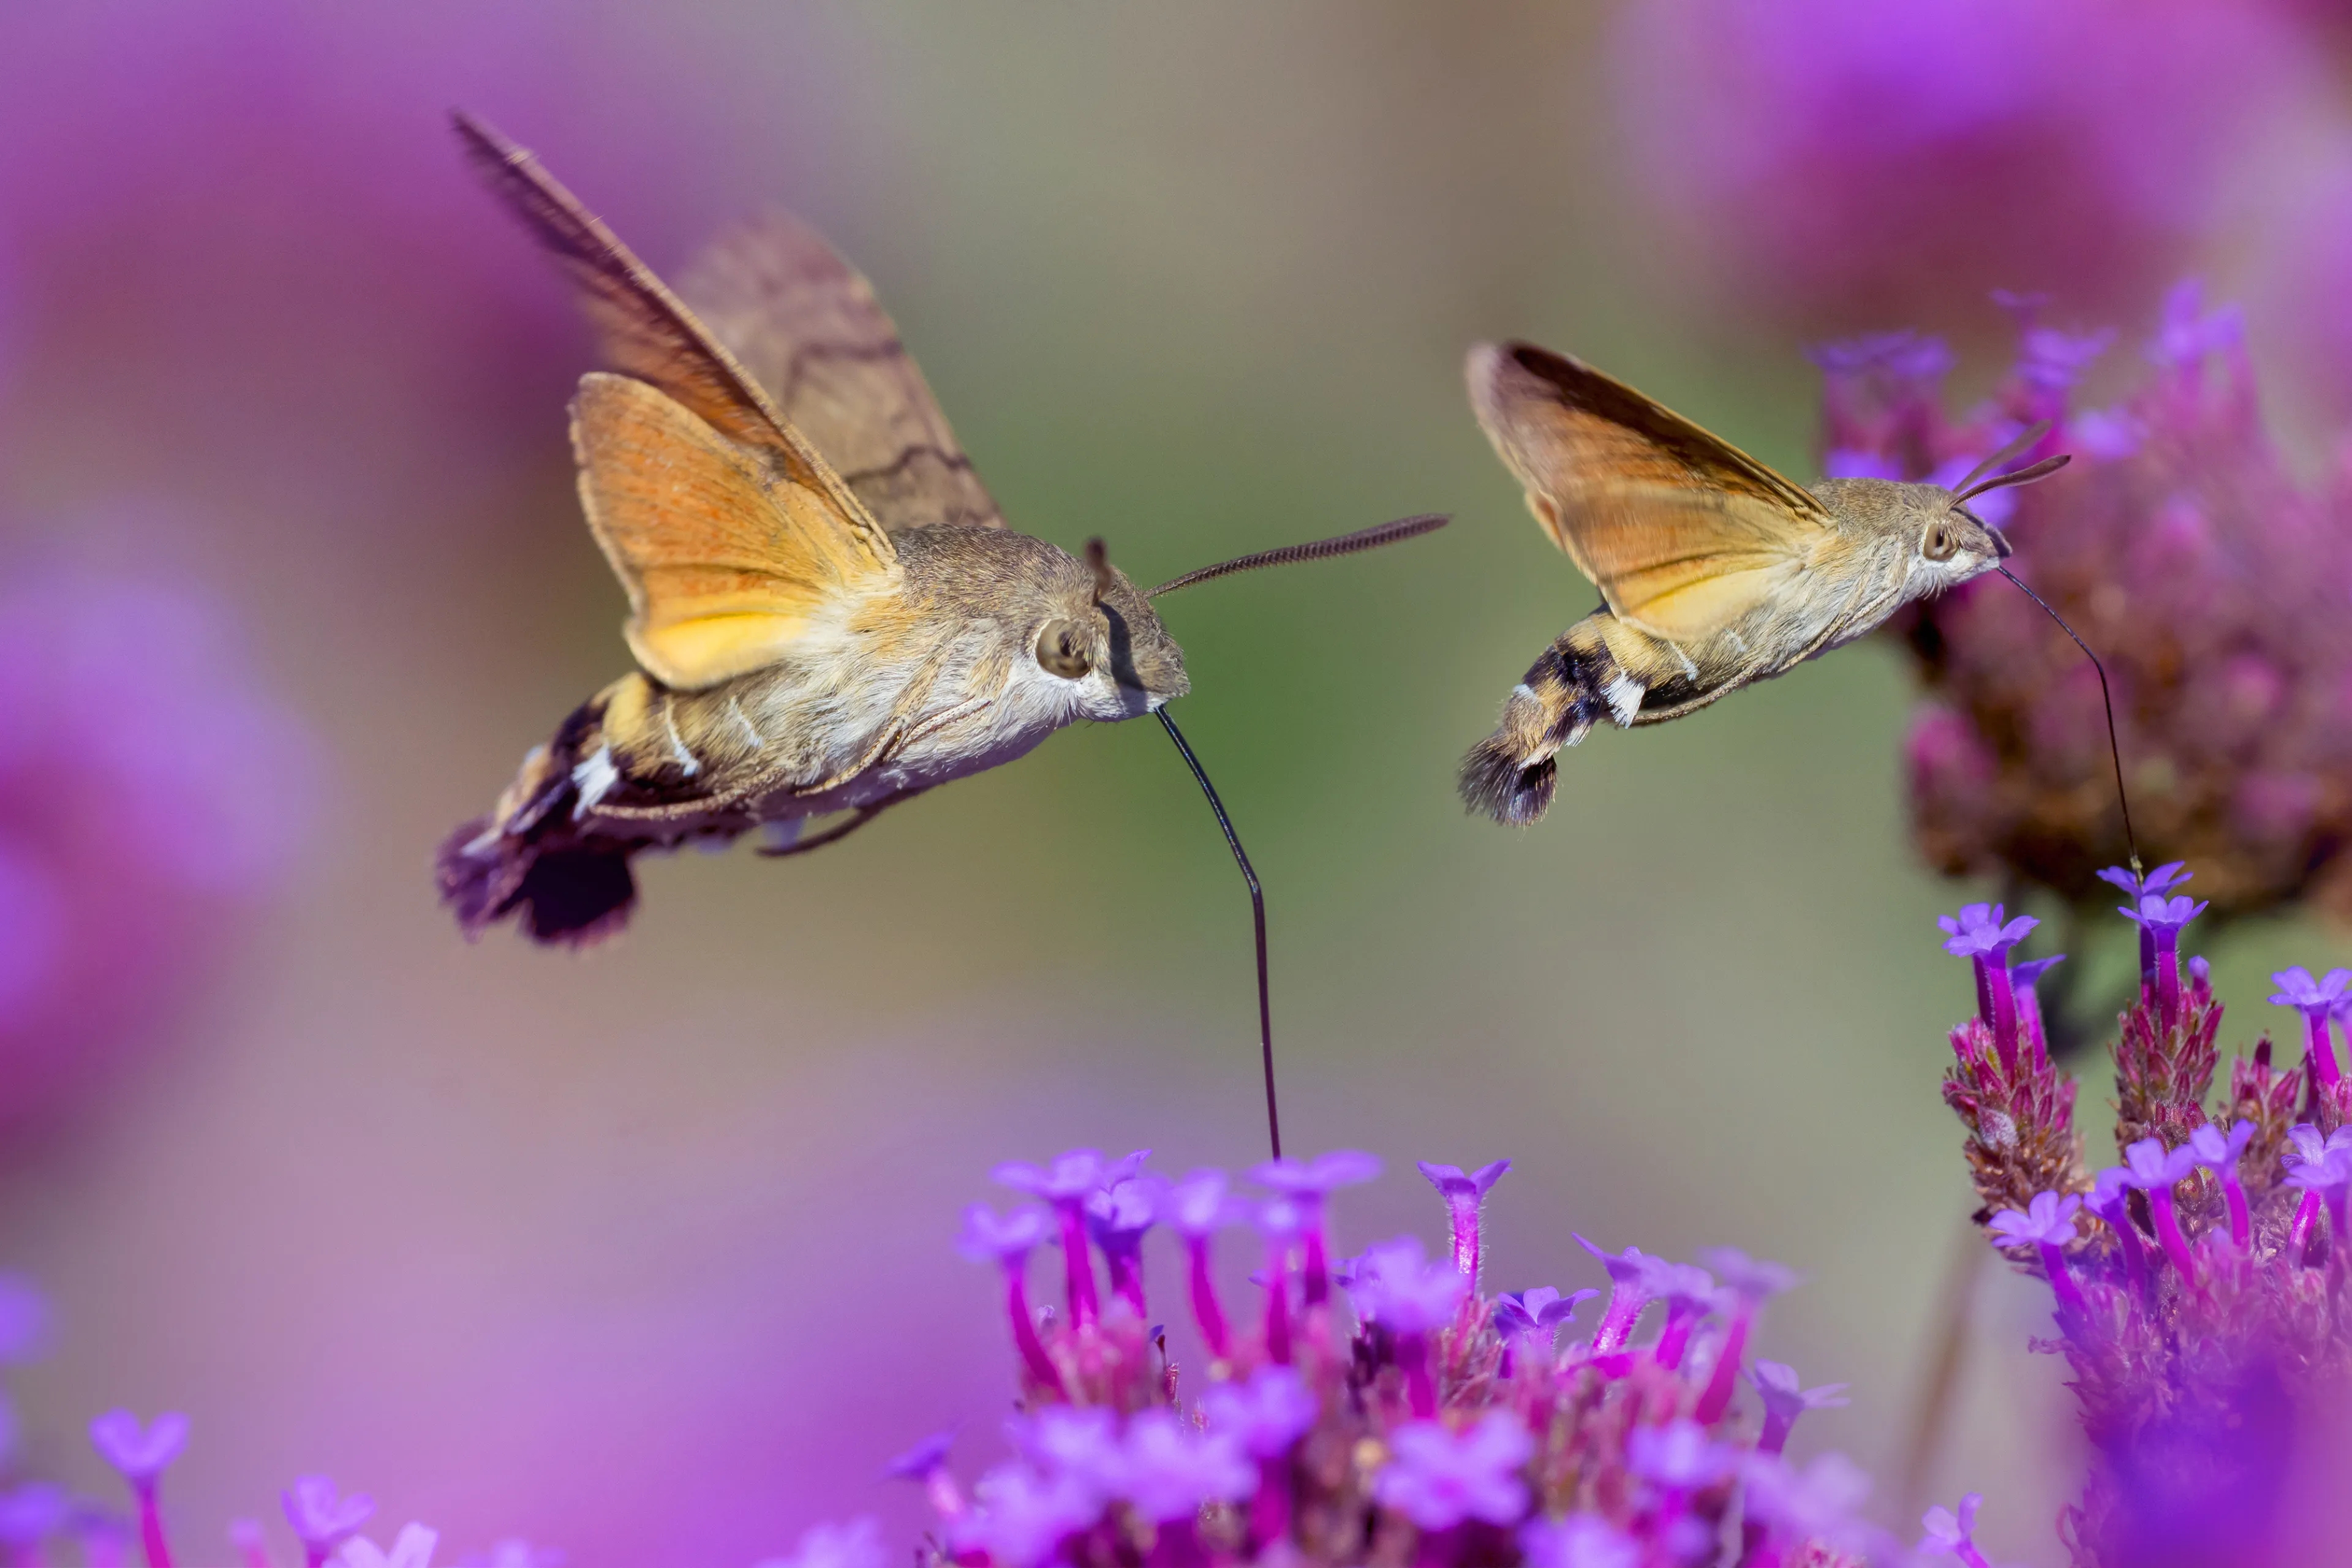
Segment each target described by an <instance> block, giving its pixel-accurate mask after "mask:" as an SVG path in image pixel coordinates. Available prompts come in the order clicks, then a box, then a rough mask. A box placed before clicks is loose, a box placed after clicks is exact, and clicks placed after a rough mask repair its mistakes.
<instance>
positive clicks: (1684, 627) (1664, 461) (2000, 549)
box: [1460, 343, 2120, 824]
mask: <svg viewBox="0 0 2352 1568" xmlns="http://www.w3.org/2000/svg"><path fill="white" fill-rule="evenodd" d="M1468 376H1469V383H1470V402H1471V405H1472V407H1473V408H1474V409H1475V411H1476V413H1477V416H1478V423H1479V424H1480V425H1481V426H1484V427H1485V429H1486V436H1487V438H1488V439H1489V440H1491V441H1492V442H1493V443H1494V446H1495V450H1496V452H1497V453H1498V454H1499V455H1500V456H1501V458H1502V459H1503V462H1504V463H1505V465H1506V466H1507V467H1508V468H1510V470H1511V472H1512V473H1513V474H1515V475H1517V477H1518V479H1519V481H1520V483H1522V484H1524V485H1525V486H1526V487H1527V499H1528V509H1529V510H1532V511H1533V512H1534V513H1535V516H1536V521H1538V523H1540V524H1541V525H1542V527H1543V531H1544V532H1545V533H1546V534H1547V535H1548V536H1549V538H1550V539H1551V541H1552V542H1553V543H1555V544H1557V545H1559V547H1560V549H1561V550H1563V551H1565V552H1567V554H1568V558H1569V559H1570V561H1572V562H1574V563H1576V567H1577V570H1579V571H1580V572H1582V573H1583V574H1585V575H1586V576H1587V577H1589V578H1591V580H1592V582H1593V584H1594V585H1595V586H1596V587H1598V588H1599V589H1600V590H1601V606H1600V608H1598V609H1596V610H1594V611H1593V612H1592V613H1591V615H1589V616H1585V617H1584V619H1582V620H1580V621H1579V622H1577V623H1576V625H1574V626H1570V628H1569V629H1568V630H1567V631H1566V632H1564V633H1562V634H1561V635H1560V637H1559V638H1558V639H1557V640H1556V641H1554V642H1553V644H1552V645H1551V647H1549V648H1548V649H1546V650H1545V652H1544V655H1543V657H1542V658H1538V659H1537V660H1536V662H1535V664H1534V665H1533V666H1532V667H1531V668H1529V669H1528V672H1527V675H1526V676H1525V677H1524V678H1523V679H1521V681H1520V683H1519V684H1518V686H1517V687H1516V688H1515V689H1513V690H1512V692H1511V695H1510V697H1509V698H1508V700H1506V701H1505V703H1504V705H1503V716H1502V721H1501V722H1500V723H1499V724H1498V725H1496V729H1495V732H1494V733H1493V734H1491V735H1489V736H1488V737H1487V738H1486V739H1485V740H1483V741H1481V742H1478V743H1477V744H1476V745H1475V746H1474V747H1472V748H1471V750H1470V753H1469V755H1468V756H1466V757H1465V758H1464V759H1463V763H1462V770H1461V781H1460V782H1461V789H1462V798H1463V799H1464V801H1465V802H1466V803H1467V804H1468V805H1469V807H1470V809H1472V810H1473V811H1476V812H1483V813H1485V814H1486V816H1491V817H1493V818H1494V819H1495V820H1496V821H1497V822H1504V823H1513V824H1522V823H1530V822H1534V821H1535V820H1537V819H1538V817H1540V816H1543V814H1544V810H1545V808H1546V807H1547V806H1549V805H1550V804H1551V797H1552V793H1553V791H1554V789H1555V788H1556V786H1557V784H1558V765H1557V763H1556V762H1555V757H1556V755H1557V753H1558V752H1559V750H1560V748H1562V747H1563V746H1572V745H1574V744H1576V743H1577V742H1579V741H1580V740H1582V739H1583V738H1584V737H1585V734H1586V733H1587V732H1588V731H1590V730H1591V728H1592V726H1593V725H1594V724H1595V723H1597V722H1599V721H1601V720H1602V719H1604V718H1605V719H1608V720H1611V721H1613V722H1615V723H1616V724H1618V725H1620V726H1621V727H1623V728H1628V729H1630V728H1632V727H1633V726H1635V725H1641V724H1659V723H1664V721H1667V720H1669V719H1679V718H1681V717H1682V716H1683V715H1684V714H1685V713H1691V712H1695V711H1696V710H1699V709H1701V708H1704V707H1706V705H1707V704H1708V703H1710V702H1713V701H1715V700H1717V699H1718V698H1721V697H1725V696H1727V695H1729V694H1730V693H1732V692H1734V691H1737V690H1738V689H1740V688H1741V687H1743V686H1746V685H1748V683H1749V682H1751V681H1756V680H1763V679H1769V678H1770V677H1772V676H1775V675H1780V674H1783V673H1785V672H1787V671H1788V670H1790V669H1792V668H1795V667H1796V666H1797V665H1799V664H1801V663H1802V662H1804V661H1805V660H1806V659H1809V658H1813V657H1815V656H1816V655H1818V654H1822V653H1826V652H1827V651H1829V650H1830V649H1831V648H1833V647H1838V646H1840V645H1841V644H1843V643H1847V642H1851V641H1853V639H1854V638H1856V637H1861V636H1863V635H1864V633H1866V632H1868V631H1870V630H1872V629H1873V628H1874V627H1876V626H1879V625H1880V624H1881V623H1883V622H1884V621H1885V619H1886V618H1887V617H1888V616H1891V615H1893V614H1894V613H1895V611H1896V610H1897V609H1899V608H1901V607H1902V606H1903V605H1906V604H1908V603H1910V602H1912V601H1913V600H1915V599H1921V598H1925V597H1927V595H1931V594H1938V593H1941V592H1943V591H1944V590H1945V589H1947V588H1949V587H1952V586H1954V585H1955V584H1960V583H1965V582H1967V581H1969V579H1970V578H1972V577H1976V576H1979V575H1980V574H1984V573H1986V572H1990V571H1995V570H2000V571H2002V572H2003V573H2004V574H2006V568H2003V567H2001V565H2000V563H2001V562H2002V560H2004V559H2005V558H2006V557H2007V556H2008V555H2009V553H2010V548H2009V542H2008V541H2007V540H2006V539H2004V538H2002V537H2001V535H2000V532H1999V531H1997V530H1995V529H1992V528H1990V527H1988V526H1986V525H1985V523H1984V522H1983V521H1980V520H1979V518H1977V517H1976V516H1975V515H1974V514H1973V513H1971V512H1969V510H1968V508H1967V505H1966V503H1967V502H1968V501H1969V500H1970V499H1971V498H1972V497H1974V496H1977V495H1980V494H1982V493H1983V492H1984V491H1986V490H1988V489H1995V488H1997V487H2000V486H2004V485H2014V484H2023V483H2026V482H2028V481H2030V480H2033V479H2041V478H2042V477H2043V476H2044V475H2046V474H2051V473H2054V472H2056V471H2057V469H2058V468H2061V467H2063V465H2064V464H2065V462H2066V458H2063V457H2052V458H2043V459H2042V461H2040V462H2038V463H2034V464H2032V465H2031V466H2029V467H2026V468H2019V469H2016V470H2015V471H2012V472H2008V473H2000V474H1996V475H1994V477H1992V478H1990V479H1987V478H1984V477H1983V476H1985V475H1986V474H1988V473H1991V472H1992V470H1994V469H1995V468H1998V467H1999V466H2000V464H2001V463H2002V462H2005V461H2007V460H2008V459H2009V458H2011V457H2012V456H2013V455H2015V454H2016V453H2018V452H2020V451H2021V450H2023V449H2024V448H2025V447H2028V446H2030V445H2032V442H2033V441H2034V440H2036V439H2039V437H2040V436H2041V435H2042V430H2043V429H2046V428H2047V427H2046V426H2042V427H2038V428H2036V429H2033V430H2029V431H2027V432H2025V433H2024V434H2023V436H2021V437H2020V438H2019V439H2018V440H2016V441H2012V442H2011V444H2010V445H2009V446H2008V447H2004V448H2003V449H2002V450H2001V451H2000V452H1996V453H1994V454H1993V455H1992V456H1991V457H1990V458H1986V459H1985V461H1984V462H1983V463H1981V464H1979V466H1978V468H1977V469H1976V471H1975V472H1974V473H1971V474H1970V475H1969V477H1968V478H1966V479H1962V480H1961V481H1960V482H1959V483H1958V484H1957V485H1955V486H1953V487H1952V488H1951V489H1945V488H1944V487H1943V486H1941V485H1933V484H1904V483H1898V482H1895V481H1894V480H1890V479H1823V480H1822V481H1821V482H1820V483H1818V484H1816V485H1814V486H1813V487H1812V488H1811V489H1805V488H1803V487H1801V486H1799V485H1796V484H1793V483H1791V482H1790V481H1789V480H1788V479H1783V478H1781V477H1780V475H1779V474H1778V473H1775V472H1774V471H1773V470H1772V469H1771V468H1767V467H1766V466H1765V465H1764V464H1762V463H1760V462H1758V461H1757V460H1756V459H1755V458H1751V457H1749V456H1748V454H1747V453H1745V452H1742V451H1741V450H1739V449H1738V447H1734V446H1732V445H1731V444H1730V443H1728V442H1727V441H1723V440H1720V439H1718V438H1717V437H1714V436H1711V435H1709V434H1708V433H1707V432H1706V431H1705V430H1702V429H1701V428H1699V427H1698V426H1696V425H1694V424H1692V423H1691V422H1690V421H1689V420H1687V419H1685V418H1683V417H1682V416H1679V415H1677V414H1675V413H1672V412H1671V411H1669V410H1667V409H1666V408H1664V407H1662V406H1661V405H1658V404H1656V403H1654V402H1652V401H1651V400H1650V399H1649V398H1647V397H1644V396H1643V395H1642V394H1640V393H1638V392H1636V391H1634V390H1633V388H1632V387H1630V386H1627V385H1625V384H1623V383H1622V382H1618V381H1613V380H1612V379H1611V378H1610V377H1608V376H1606V375H1603V374H1601V373H1600V372H1599V371H1597V370H1594V369H1593V368H1592V367H1591V366H1590V365H1587V364H1584V363H1580V362H1579V361H1577V360H1573V359H1570V358H1569V357H1568V356H1567V355H1565V354H1556V353H1549V352H1548V351H1546V350H1543V349H1539V348H1536V347H1534V346H1532V345H1530V344H1527V343H1482V344H1480V345H1479V346H1477V347H1476V348H1474V349H1473V350H1471V352H1470V360H1469V366H1468ZM2012 581H2014V579H2012ZM2018 585H2019V586H2020V587H2023V586H2024V584H2022V583H2020V584H2018ZM2029 592H2030V590H2029ZM2043 607H2044V608H2045V609H2047V608H2048V606H2047V605H2044V606H2043ZM2054 614H2055V612H2053V615H2054ZM2060 624H2061V625H2063V622H2062V623H2060ZM2069 635H2070V636H2071V635H2072V633H2071V632H2070V633H2069ZM2076 640H2077V642H2079V641H2080V640H2081V639H2079V638H2077V639H2076ZM2089 651H2090V650H2089V649H2088V648H2084V652H2085V653H2088V652H2089ZM2094 662H2095V661H2094ZM2105 679H2106V677H2105V670H2104V669H2103V670H2101V671H2100V680H2101V682H2102V684H2103V685H2104V683H2105ZM2118 777H2119V782H2120V762H2118Z"/></svg>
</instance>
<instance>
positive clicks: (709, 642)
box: [572, 373, 898, 690]
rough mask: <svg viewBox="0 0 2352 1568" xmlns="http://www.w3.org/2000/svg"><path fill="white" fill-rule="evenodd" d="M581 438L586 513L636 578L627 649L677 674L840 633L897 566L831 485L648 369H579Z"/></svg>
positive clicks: (718, 670)
mask: <svg viewBox="0 0 2352 1568" xmlns="http://www.w3.org/2000/svg"><path fill="white" fill-rule="evenodd" d="M572 448H573V452H574V454H575V456H577V458H579V461H580V500H581V504H582V506H583V509H584V510H586V511H587V514H588V526H589V528H590V530H591V531H593V532H594V534H595V535H596V542H597V543H598V544H599V545H601V546H602V547H603V548H604V556H605V559H606V560H608V561H610V562H611V563H613V571H614V574H616V575H618V576H619V578H620V579H621V583H622V585H623V586H624V587H625V588H626V589H627V590H628V595H629V609H630V612H631V613H630V616H629V621H628V625H627V626H626V627H625V635H626V636H627V637H628V640H629V648H630V651H631V652H633V653H635V655H636V656H637V662H638V663H639V664H640V665H642V666H644V667H645V669H646V673H647V674H649V675H651V676H653V677H654V679H656V680H659V681H661V682H662V683H663V684H664V685H666V686H669V687H673V688H676V689H680V690H696V689H700V688H703V687H708V686H714V685H716V684H718V683H719V681H722V680H725V679H729V678H730V677H732V676H737V675H742V674H745V673H747V672H749V671H751V670H754V669H758V668H761V667H763V666H766V665H770V664H773V663H774V662H776V660H778V659H779V658H783V657H784V656H785V655H787V654H788V653H790V652H792V651H793V648H794V647H795V646H800V647H808V646H810V645H811V640H812V639H816V640H819V641H822V640H823V639H824V638H826V637H831V636H835V635H838V634H839V633H840V631H841V629H842V628H843V627H844V626H845V625H846V624H847V622H848V620H849V619H850V617H851V614H852V613H853V612H854V610H855V609H856V605H858V604H859V603H860V602H861V601H863V600H864V599H866V597H868V596H869V595H874V594H877V593H881V592H887V590H888V589H889V587H890V586H891V585H892V584H894V583H895V582H896V580H897V575H898V574H897V572H896V569H895V568H893V567H888V566H883V565H880V564H877V563H876V562H875V561H874V559H873V557H872V556H871V555H870V554H868V553H867V552H866V550H865V549H864V548H863V546H862V544H861V543H860V542H859V541H858V540H857V538H856V535H854V534H852V533H850V532H849V531H846V530H845V529H844V528H843V527H842V526H841V524H840V521H839V518H838V516H837V515H836V514H835V511H834V510H833V509H832V507H831V506H830V504H829V503H828V502H827V501H826V500H824V498H823V497H822V496H820V495H818V494H817V493H816V492H815V491H814V490H811V489H808V488H807V487H805V486H803V485H800V484H796V483H794V482H793V481H791V480H790V479H783V478H781V477H780V476H778V475H777V473H776V472H775V470H774V469H772V468H770V467H769V466H768V465H767V464H766V463H765V462H764V461H762V460H761V458H760V456H759V454H758V453H757V452H756V451H754V450H752V449H751V448H748V447H745V446H743V445H742V444H741V443H740V442H738V441H734V440H731V439H730V438H729V437H726V436H725V435H723V434H721V433H720V432H719V430H718V429H716V428H715V427H714V426H712V425H711V424H710V422H709V421H708V420H706V419H704V418H703V417H701V416H699V415H698V414H696V413H695V412H694V411H693V410H692V409H690V408H688V407H687V406H686V405H683V404H681V403H679V402H678V401H677V399H675V398H673V397H671V396H669V395H667V394H666V393H664V392H661V391H659V390H657V389H656V388H655V387H653V386H650V385H648V384H646V383H645V382H642V381H637V380H635V379H633V378H632V377H629V376H625V375H609V374H601V373H600V374H590V375H585V376H583V377H581V380H580V395H579V396H578V397H576V398H574V399H573V400H572Z"/></svg>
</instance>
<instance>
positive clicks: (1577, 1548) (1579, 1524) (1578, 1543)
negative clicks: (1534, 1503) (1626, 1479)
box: [1519, 1513, 1642, 1568]
mask: <svg viewBox="0 0 2352 1568" xmlns="http://www.w3.org/2000/svg"><path fill="white" fill-rule="evenodd" d="M1519 1550H1520V1551H1522V1552H1525V1553H1527V1563H1528V1568H1642V1543H1641V1542H1638V1541H1635V1540H1634V1539H1633V1537H1632V1536H1630V1535H1628V1534H1626V1533H1625V1532H1624V1531H1622V1530H1620V1529H1618V1528H1617V1527H1616V1526H1615V1525H1613V1524H1612V1523H1610V1522H1609V1521H1607V1520H1605V1519H1603V1518H1602V1517H1601V1515H1599V1514H1597V1513H1572V1514H1570V1515H1569V1516H1568V1517H1567V1518H1566V1519H1538V1520H1536V1521H1533V1522H1532V1523H1529V1524H1527V1525H1525V1526H1523V1527H1521V1529H1520V1531H1519Z"/></svg>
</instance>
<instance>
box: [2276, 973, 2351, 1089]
mask: <svg viewBox="0 0 2352 1568" xmlns="http://www.w3.org/2000/svg"><path fill="white" fill-rule="evenodd" d="M2271 984H2273V985H2275V986H2277V987H2278V992H2277V994H2275V995H2273V996H2272V998H2271V1005H2273V1006H2274V1007H2293V1008H2294V1009H2295V1010H2296V1011H2297V1012H2300V1013H2301V1014H2302V1015H2303V1023H2304V1035H2305V1042H2306V1044H2305V1055H2306V1056H2307V1057H2308V1058H2309V1060H2310V1063H2311V1070H2312V1072H2313V1073H2314V1074H2315V1081H2316V1082H2317V1083H2319V1084H2320V1085H2321V1086H2322V1087H2332V1086H2333V1085H2334V1084H2335V1083H2336V1079H2337V1078H2338V1077H2339V1076H2340V1075H2339V1073H2338V1072H2337V1070H2336V1046H2335V1042H2334V1041H2333V1040H2331V1039H2330V1038H2329V1037H2328V1034H2327V1024H2328V1020H2329V1018H2330V1017H2331V1016H2333V1015H2334V1014H2335V1012H2336V1009H2337V1008H2339V1007H2341V1006H2343V1005H2345V989H2346V987H2347V986H2352V969H2331V970H2329V971H2328V972H2327V977H2326V979H2324V980H2314V979H2313V978H2312V977H2311V971H2310V970H2308V969H2305V968H2303V967H2302V966H2301V965H2299V964H2298V965H2297V966H2296V967H2294V968H2293V969H2282V970H2280V971H2279V972H2278V973H2276V974H2273V975H2272V976H2271Z"/></svg>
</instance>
